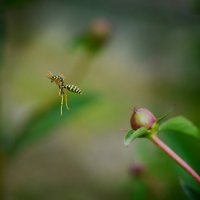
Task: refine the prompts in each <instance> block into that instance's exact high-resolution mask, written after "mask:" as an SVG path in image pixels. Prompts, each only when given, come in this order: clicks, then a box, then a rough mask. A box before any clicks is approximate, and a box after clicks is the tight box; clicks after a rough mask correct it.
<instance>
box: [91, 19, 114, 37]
mask: <svg viewBox="0 0 200 200" xmlns="http://www.w3.org/2000/svg"><path fill="white" fill-rule="evenodd" d="M89 32H90V34H92V35H93V36H95V37H96V38H98V39H101V40H105V39H107V38H108V37H109V36H110V33H111V25H110V24H109V23H108V21H106V20H103V19H98V20H95V21H94V22H93V23H92V24H91V26H90V28H89Z"/></svg>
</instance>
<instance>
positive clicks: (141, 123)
mask: <svg viewBox="0 0 200 200" xmlns="http://www.w3.org/2000/svg"><path fill="white" fill-rule="evenodd" d="M156 121H157V119H156V117H155V116H154V115H153V114H152V113H151V112H150V111H149V110H147V109H146V108H138V109H134V112H133V114H132V116H131V127H132V129H133V130H137V129H139V128H142V127H144V128H147V129H148V130H151V129H152V127H153V125H154V124H155V123H156Z"/></svg>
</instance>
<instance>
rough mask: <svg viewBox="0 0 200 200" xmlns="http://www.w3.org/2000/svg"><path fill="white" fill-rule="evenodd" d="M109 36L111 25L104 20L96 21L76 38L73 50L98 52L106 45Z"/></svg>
mask: <svg viewBox="0 0 200 200" xmlns="http://www.w3.org/2000/svg"><path fill="white" fill-rule="evenodd" d="M110 35H111V25H110V23H109V22H108V21H106V20H104V19H97V20H95V21H93V22H92V23H91V25H90V26H89V27H88V28H87V30H85V32H84V33H82V34H81V35H80V36H79V37H77V38H76V41H75V43H74V44H73V46H72V47H73V49H77V48H83V49H85V50H86V51H88V52H90V53H94V54H95V53H97V52H99V51H100V50H101V49H102V48H103V47H104V46H105V45H106V44H107V41H108V39H109V38H110Z"/></svg>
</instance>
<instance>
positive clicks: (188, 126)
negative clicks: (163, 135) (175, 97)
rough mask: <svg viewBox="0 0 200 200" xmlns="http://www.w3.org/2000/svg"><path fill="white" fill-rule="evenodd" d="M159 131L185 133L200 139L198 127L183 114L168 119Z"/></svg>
mask: <svg viewBox="0 0 200 200" xmlns="http://www.w3.org/2000/svg"><path fill="white" fill-rule="evenodd" d="M159 131H160V132H178V133H184V134H186V135H189V136H192V137H194V138H196V139H199V140H200V132H199V130H198V128H197V127H196V126H195V125H194V124H193V123H192V122H191V121H190V120H188V119H186V118H185V117H182V116H178V117H174V118H171V119H169V120H167V121H166V122H164V123H163V124H161V125H160V127H159Z"/></svg>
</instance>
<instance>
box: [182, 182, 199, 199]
mask: <svg viewBox="0 0 200 200" xmlns="http://www.w3.org/2000/svg"><path fill="white" fill-rule="evenodd" d="M181 187H182V189H183V191H184V193H185V194H186V196H187V197H188V198H189V199H191V200H199V199H200V191H199V190H197V189H196V188H193V187H191V186H189V185H188V184H186V183H184V182H181Z"/></svg>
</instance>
